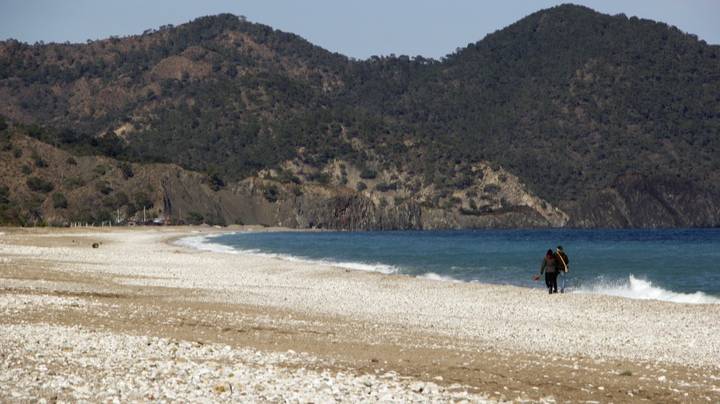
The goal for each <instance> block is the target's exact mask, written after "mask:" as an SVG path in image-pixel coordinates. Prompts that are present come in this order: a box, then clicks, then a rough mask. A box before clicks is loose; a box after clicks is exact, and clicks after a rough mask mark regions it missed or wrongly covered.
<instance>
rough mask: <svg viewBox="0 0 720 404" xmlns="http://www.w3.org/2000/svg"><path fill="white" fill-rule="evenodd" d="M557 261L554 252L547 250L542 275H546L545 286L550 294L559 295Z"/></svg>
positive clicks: (541, 268)
mask: <svg viewBox="0 0 720 404" xmlns="http://www.w3.org/2000/svg"><path fill="white" fill-rule="evenodd" d="M557 269H558V265H557V260H556V259H555V254H553V252H552V250H547V253H546V254H545V258H543V262H542V266H541V267H540V275H542V274H543V273H545V285H546V286H547V288H548V293H557V291H558V290H557V274H558V273H557Z"/></svg>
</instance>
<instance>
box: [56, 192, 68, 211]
mask: <svg viewBox="0 0 720 404" xmlns="http://www.w3.org/2000/svg"><path fill="white" fill-rule="evenodd" d="M52 201H53V208H55V209H67V207H68V201H67V198H65V195H64V194H62V193H60V192H56V193H54V194H53V196H52Z"/></svg>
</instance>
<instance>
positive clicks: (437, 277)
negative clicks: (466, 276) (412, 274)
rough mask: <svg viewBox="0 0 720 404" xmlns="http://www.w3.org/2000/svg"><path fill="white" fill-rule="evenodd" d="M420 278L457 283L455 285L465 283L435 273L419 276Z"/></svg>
mask: <svg viewBox="0 0 720 404" xmlns="http://www.w3.org/2000/svg"><path fill="white" fill-rule="evenodd" d="M418 278H423V279H430V280H432V281H443V282H455V283H461V282H463V281H461V280H459V279H455V278H453V277H452V276H447V275H440V274H436V273H435V272H428V273H426V274H422V275H418Z"/></svg>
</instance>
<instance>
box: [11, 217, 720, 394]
mask: <svg viewBox="0 0 720 404" xmlns="http://www.w3.org/2000/svg"><path fill="white" fill-rule="evenodd" d="M239 229H247V228H245V227H243V228H239ZM84 230H86V229H84ZM216 230H217V229H212V228H202V229H198V228H172V229H154V228H153V229H137V230H135V229H133V230H118V229H112V230H103V231H101V232H87V231H60V230H58V231H55V230H49V231H48V230H45V231H22V230H17V231H16V230H11V231H5V229H0V232H5V234H3V235H2V238H0V256H1V257H2V258H3V259H2V260H0V277H1V278H2V279H3V286H2V288H0V323H2V324H4V325H7V326H12V327H15V328H14V329H15V330H16V331H17V332H18V333H20V334H22V335H23V336H27V337H28V338H29V337H30V335H31V334H32V332H33V330H34V329H36V328H37V327H39V328H37V330H40V329H43V327H51V331H50V332H51V333H53V335H64V333H67V334H68V335H73V336H74V337H73V338H76V337H77V338H80V339H81V338H82V335H85V334H84V333H87V332H103V333H105V334H102V335H103V336H102V337H101V338H100V339H101V340H102V339H107V340H108V341H111V340H112V341H115V340H116V339H117V338H121V340H122V341H129V340H127V338H126V337H124V336H126V335H130V336H132V335H136V336H146V337H148V338H159V340H158V341H163V342H162V343H161V345H162V344H169V343H171V342H172V341H178V342H182V341H191V342H192V341H195V342H199V343H201V344H202V345H200V347H206V346H215V344H221V345H223V344H224V345H227V346H229V347H230V348H229V349H230V351H232V352H235V351H236V350H242V349H251V350H254V352H255V353H254V354H253V355H259V356H258V357H262V356H263V355H266V354H269V353H271V352H287V351H293V352H300V353H307V355H309V356H308V357H310V356H312V357H314V358H316V359H317V360H309V359H308V360H304V359H298V360H299V361H300V362H301V363H303V365H302V366H301V367H304V368H305V369H308V371H310V369H311V368H312V369H314V370H313V372H318V373H317V374H314V373H313V376H308V377H307V379H308V380H314V379H313V377H315V376H317V375H318V374H323V372H325V373H324V374H325V376H322V377H329V378H330V380H332V381H333V382H337V383H338V384H337V385H336V386H339V385H341V384H342V385H343V386H347V387H348V388H349V389H350V390H343V391H344V392H345V393H342V394H341V397H346V399H349V398H348V397H355V396H354V394H355V393H357V392H359V391H360V390H362V389H367V388H368V387H367V386H365V384H364V382H359V381H358V380H361V379H362V378H363V377H365V376H366V375H375V376H379V375H383V374H385V373H388V372H394V373H392V374H391V377H389V378H388V379H387V382H388V383H386V384H383V383H384V382H382V380H380V379H373V381H370V382H369V383H370V384H371V385H372V386H374V387H373V388H381V386H386V387H387V386H391V385H392V386H394V387H392V388H393V389H396V390H393V391H395V392H396V394H397V395H396V398H399V397H405V398H406V399H411V397H415V399H418V397H424V398H425V399H427V398H428V397H430V396H426V395H422V394H425V393H418V392H417V391H416V390H418V389H419V388H418V387H417V386H415V387H416V388H415V389H414V390H413V388H412V387H411V385H412V383H432V384H429V385H428V388H429V389H430V390H431V391H434V392H435V393H436V394H437V395H436V396H431V397H435V398H436V399H437V400H440V401H445V400H450V399H451V395H452V394H455V393H458V394H460V393H459V392H460V391H462V392H465V393H466V394H468V395H471V396H468V397H473V398H472V399H471V401H473V400H481V399H482V400H484V399H486V398H487V399H492V400H503V399H505V400H508V399H510V400H513V399H528V400H543V399H548V398H549V397H552V398H554V399H556V400H573V401H580V400H599V401H615V402H623V401H633V399H639V397H644V398H646V399H649V400H652V401H658V400H659V401H706V397H708V398H709V399H710V400H712V401H717V400H719V399H720V380H718V378H717V377H716V375H717V374H720V368H718V365H717V364H718V363H720V336H719V334H720V333H719V332H718V331H720V329H718V324H720V314H719V313H718V310H713V309H712V307H706V306H708V305H683V304H676V303H668V302H653V301H644V300H631V299H624V298H617V297H605V296H600V295H580V294H566V295H558V296H557V297H558V299H556V300H555V302H556V303H560V304H561V305H560V307H557V308H553V313H552V315H553V317H557V318H562V319H565V320H564V321H562V322H557V323H551V324H548V323H547V321H546V320H545V319H544V318H543V310H542V307H543V304H545V303H547V295H546V294H545V293H543V292H540V291H537V292H533V290H532V289H525V288H520V287H514V286H496V285H485V284H458V283H450V282H439V281H431V280H427V279H422V278H415V277H411V276H402V275H400V276H398V275H383V274H379V273H369V272H362V271H348V270H342V269H340V270H338V268H334V267H332V266H330V265H318V264H308V263H294V262H288V261H283V260H279V259H273V258H267V257H265V258H263V257H250V256H245V255H242V256H240V257H241V259H238V255H234V254H221V253H213V252H204V251H197V250H191V249H189V248H187V247H184V248H183V247H182V246H178V245H174V244H172V240H174V239H177V238H182V237H188V236H192V235H199V234H198V233H193V231H200V232H201V233H200V234H206V235H207V234H212V233H214V234H217V232H216ZM224 230H225V231H227V229H224ZM231 230H233V229H231ZM98 240H99V241H101V242H102V243H103V244H102V245H100V248H98V249H92V248H91V247H90V244H91V242H94V241H98ZM378 275H379V276H378ZM23 302H31V303H23ZM76 312H77V313H76ZM18 327H20V328H18ZM23 327H25V328H23ZM33 327H36V328H33ZM52 327H55V328H52ZM58 327H59V328H58ZM63 327H70V328H69V329H68V328H63ZM5 328H7V327H5ZM72 329H74V330H77V331H70V330H72ZM108 333H109V334H108ZM18 338H20V336H17V335H16V336H11V335H8V333H3V334H1V335H0V341H3V343H4V344H9V345H8V346H16V345H13V344H16V343H17V341H19V340H18ZM22 338H25V337H22ZM59 338H60V337H59ZM12 341H15V342H12ZM118 341H120V340H118ZM168 341H170V342H168ZM118 343H120V342H118ZM123 343H124V342H123ZM152 344H155V343H154V342H152V341H151V345H152ZM224 345H223V346H224ZM162 346H165V345H162ZM101 348H102V345H97V346H94V348H93V349H101ZM28 349H29V348H22V344H20V345H17V348H16V350H14V351H13V350H11V352H10V354H11V355H15V356H22V355H23V354H24V353H28V354H33V355H35V354H37V353H44V354H45V355H49V356H52V355H59V356H63V355H65V356H70V357H71V358H73V357H75V356H77V357H76V358H75V359H78V360H80V359H82V357H83V355H82V353H77V352H74V351H72V352H63V351H60V352H55V351H52V350H50V349H49V348H43V347H42V346H37V347H34V348H32V349H31V350H29V351H28ZM223 349H224V348H223ZM26 351H27V352H26ZM191 352H194V351H193V349H191V348H188V351H187V354H188V355H190V354H191ZM238 352H239V351H238ZM150 353H151V352H149V353H148V355H150ZM107 354H108V355H110V356H111V357H112V356H114V355H115V356H117V357H118V358H120V359H122V358H123V356H122V355H121V354H120V353H118V354H114V353H112V352H109V353H107ZM206 354H207V353H198V355H200V356H199V357H202V355H206ZM73 355H75V356H73ZM163 355H164V354H162V355H160V357H161V359H162V358H164V359H167V360H170V359H168V358H166V357H165V356H163ZM192 355H194V354H192ZM233 355H235V354H233ZM237 355H239V356H242V355H241V354H239V353H238V354H237ZM231 356H232V355H231ZM288 357H292V358H294V359H292V360H296V359H297V358H296V357H295V356H293V354H289V356H288ZM120 359H118V360H120ZM147 361H150V362H151V361H152V360H151V359H147ZM0 363H2V362H0ZM29 363H30V362H28V364H29ZM28 364H25V365H23V364H22V363H21V364H20V365H18V366H20V368H23V366H28ZM173 366H174V365H173ZM248 366H249V367H250V368H253V369H265V370H267V366H264V365H261V364H258V363H255V364H254V365H248ZM274 366H275V365H274ZM277 366H279V368H282V369H284V370H282V372H285V373H283V376H281V379H282V378H283V377H288V378H290V377H291V376H292V375H295V373H292V372H294V371H293V370H292V369H297V363H296V364H295V365H292V366H289V367H288V366H286V365H282V366H281V365H277ZM277 366H276V367H277ZM282 372H281V373H282ZM288 372H289V373H288ZM328 372H329V373H328ZM340 373H342V374H343V376H342V377H340V376H338V374H340ZM29 374H30V373H29ZM621 374H622V375H621ZM392 375H394V376H392ZM256 376H257V375H256ZM546 376H547V377H546ZM138 377H139V376H138ZM253 377H255V376H253ZM292 377H295V376H292ZM318 377H320V376H318ZM403 378H408V379H403ZM437 378H439V379H437ZM251 379H252V377H251ZM381 379H382V378H381ZM282 380H285V379H282ZM363 380H364V379H363ZM383 380H384V379H383ZM405 381H407V383H405ZM355 382H358V383H359V384H360V385H362V386H365V387H362V388H361V387H359V385H358V386H356V385H355ZM6 383H10V381H7V380H2V379H1V378H0V386H3V387H8V388H11V387H13V386H12V385H7V384H6ZM229 383H230V384H231V385H233V386H236V387H237V385H236V384H233V383H235V382H233V381H230V382H229ZM238 383H239V382H238ZM263 383H265V384H266V388H268V389H270V390H272V386H273V385H272V382H263ZM268 383H270V384H268ZM343 383H344V384H343ZM598 383H601V384H600V385H599V384H598ZM281 385H283V384H282V382H281V381H280V382H278V383H277V384H275V385H274V386H276V387H277V386H281ZM433 385H434V386H436V387H433ZM203 386H205V387H203V388H206V390H204V391H205V394H207V397H240V396H236V395H233V394H238V391H237V390H234V392H233V393H230V392H229V391H223V392H219V393H218V392H214V391H213V390H212V389H213V386H212V385H207V386H206V385H204V384H203ZM208 386H209V387H208ZM353 386H354V387H353ZM638 386H639V387H640V390H638ZM351 387H352V388H351ZM355 387H357V388H358V389H359V390H358V389H355ZM599 387H603V389H599ZM373 388H370V390H372V389H373ZM388 388H390V387H388ZM505 388H506V389H505ZM97 389H98V388H91V389H90V390H91V392H92V391H96V390H97ZM208 389H209V390H208ZM219 389H220V390H222V389H223V388H219ZM308 389H310V390H312V389H311V388H310V387H308ZM433 389H435V390H436V391H435V390H433ZM330 390H332V388H331V389H330ZM674 390H677V391H674ZM7 391H10V390H7ZM313 391H315V392H316V393H317V392H318V391H317V390H313ZM363 391H364V390H363ZM373 391H374V390H373ZM31 393H32V394H30V397H47V395H44V393H42V392H40V391H38V390H33V391H32V392H31ZM426 393H427V391H426ZM496 393H497V394H496ZM215 394H217V396H215ZM223 394H225V395H223ZM288 394H289V393H288ZM318 394H319V393H318ZM338 394H339V393H338ZM358 394H359V393H358ZM363 394H365V393H363ZM403 394H408V395H403ZM413 394H420V395H415V396H414V395H413ZM443 394H444V395H443ZM685 394H688V395H687V396H686V395H685ZM0 396H2V394H0ZM3 397H6V398H11V397H9V396H3ZM64 397H67V398H72V397H76V398H77V397H80V396H78V395H68V396H64ZM92 397H100V396H97V395H95V396H92ZM103 397H104V396H103ZM155 397H156V398H157V397H159V396H157V395H155ZM163 397H169V396H167V395H165V396H163ZM189 397H190V396H186V399H188V398H189ZM247 397H250V396H247ZM288 397H289V396H288ZM318 397H319V396H318ZM327 397H329V396H327ZM357 397H360V396H357ZM378 397H379V396H378ZM452 397H456V396H452ZM457 397H459V396H457ZM457 397H456V398H457ZM178 398H180V397H178Z"/></svg>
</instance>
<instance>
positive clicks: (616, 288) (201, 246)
mask: <svg viewBox="0 0 720 404" xmlns="http://www.w3.org/2000/svg"><path fill="white" fill-rule="evenodd" d="M268 231H270V232H306V231H304V230H303V229H287V228H271V229H252V230H244V231H228V232H218V233H214V234H208V235H205V236H197V237H195V236H187V237H177V238H173V239H172V240H169V241H168V244H170V245H176V246H181V247H186V248H190V249H194V250H198V251H205V252H212V253H220V254H234V255H249V256H255V257H261V258H268V259H279V260H282V261H286V262H289V263H293V262H296V263H301V264H308V265H321V266H329V267H334V268H336V269H337V270H340V271H343V270H344V271H347V270H350V271H361V272H368V273H379V274H382V275H398V276H407V277H411V278H417V279H427V280H431V281H439V282H453V283H463V284H479V285H486V286H499V287H503V286H512V287H518V288H522V289H526V290H538V289H539V290H544V289H545V288H544V286H543V285H542V280H540V281H539V282H538V283H537V285H540V286H539V287H538V286H527V285H522V284H513V283H508V282H498V283H492V282H482V281H479V280H474V279H473V280H464V279H457V278H454V277H452V276H449V275H443V274H439V273H435V272H426V273H421V274H408V273H403V272H401V268H398V267H396V266H394V265H391V264H383V263H379V262H378V263H374V264H370V263H365V262H361V261H358V262H355V261H334V260H332V259H330V258H327V259H325V258H308V257H303V256H295V255H291V254H285V253H273V252H261V251H254V250H239V249H236V248H235V247H232V246H230V245H225V244H222V243H216V242H213V241H212V238H215V237H219V236H224V235H232V234H238V233H244V234H251V233H264V232H268ZM310 232H312V230H310ZM193 238H202V239H203V240H199V241H198V243H190V242H188V243H183V242H182V241H183V240H189V239H193ZM627 280H628V284H627V285H621V284H619V285H608V286H591V287H589V288H585V287H581V288H579V289H577V290H570V291H569V293H570V294H590V295H602V296H613V297H619V298H623V299H632V300H652V301H659V302H669V303H675V304H701V305H706V304H710V305H720V296H716V295H712V294H708V293H705V292H703V291H695V292H676V291H673V290H669V289H663V288H661V287H657V286H653V285H652V283H651V282H650V281H647V280H645V279H643V278H635V276H634V275H633V274H629V276H628V279H627ZM634 282H637V283H639V284H641V285H640V286H641V287H642V288H644V289H650V290H649V291H648V290H645V291H644V293H645V294H644V295H633V294H632V293H633V291H632V290H623V289H622V288H629V287H631V286H632V284H633V283H634ZM602 288H610V290H602Z"/></svg>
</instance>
